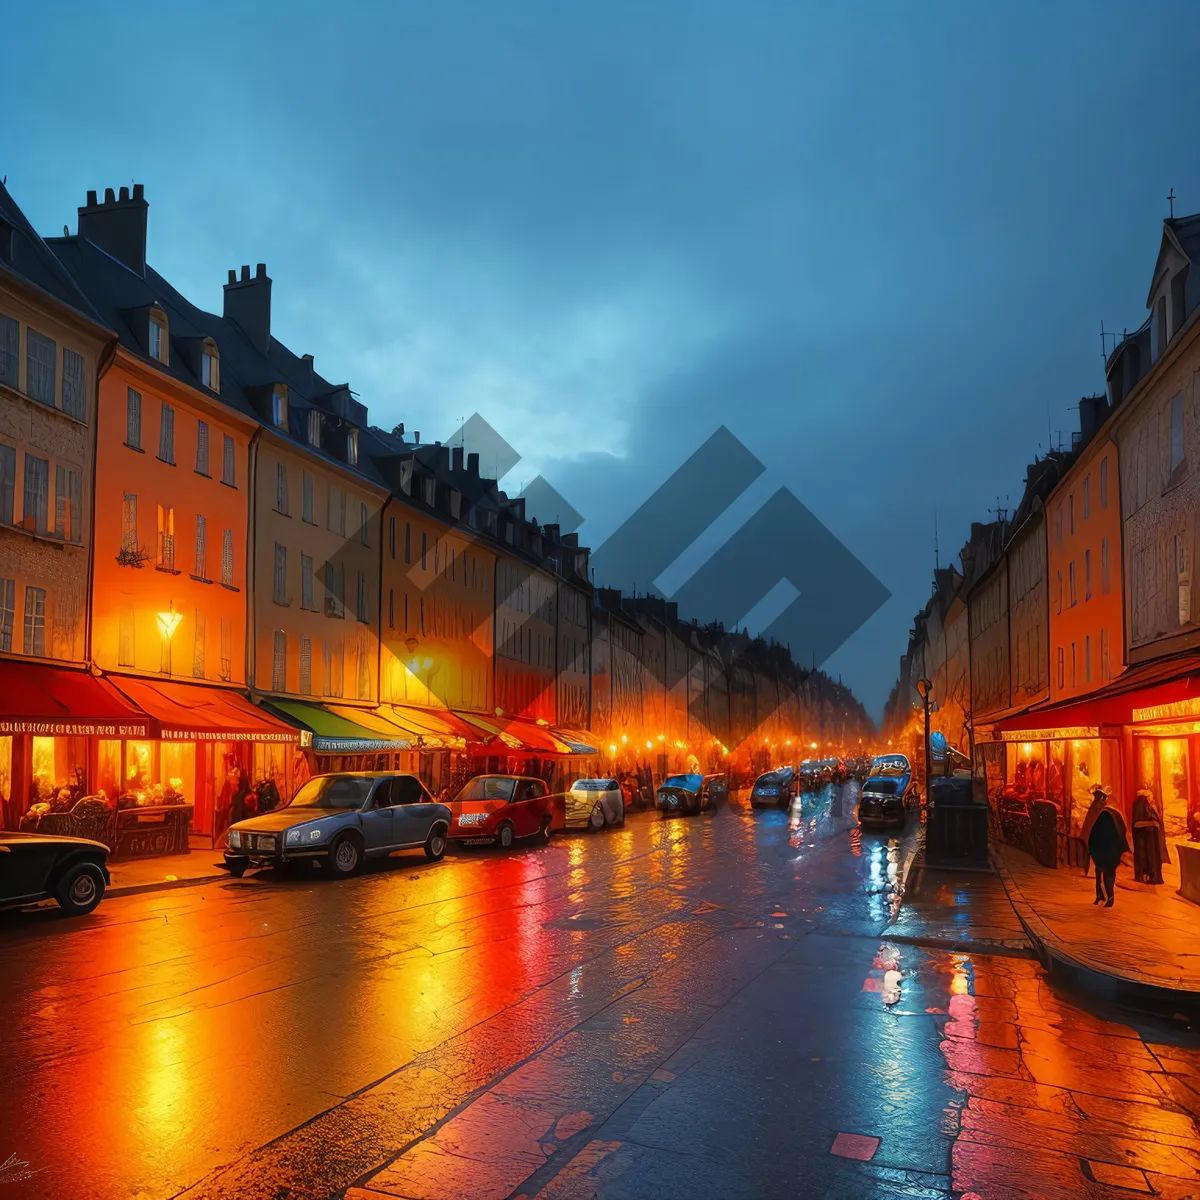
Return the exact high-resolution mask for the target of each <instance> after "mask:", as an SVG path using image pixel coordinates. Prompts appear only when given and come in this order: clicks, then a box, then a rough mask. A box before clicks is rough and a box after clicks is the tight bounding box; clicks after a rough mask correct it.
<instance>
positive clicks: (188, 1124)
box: [0, 786, 1200, 1200]
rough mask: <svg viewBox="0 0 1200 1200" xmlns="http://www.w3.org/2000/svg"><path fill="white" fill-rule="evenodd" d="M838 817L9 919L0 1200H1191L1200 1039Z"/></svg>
mask: <svg viewBox="0 0 1200 1200" xmlns="http://www.w3.org/2000/svg"><path fill="white" fill-rule="evenodd" d="M834 798H835V796H834V789H831V788H827V789H826V790H825V792H824V793H822V794H820V795H818V796H815V797H806V798H804V800H803V801H802V802H800V803H797V804H795V805H793V807H792V810H791V811H790V812H788V813H784V812H780V811H773V810H767V811H759V812H757V813H756V812H752V811H751V810H750V808H749V806H748V805H743V804H741V803H738V802H737V801H736V800H735V801H733V802H732V803H731V804H730V805H729V806H728V807H727V808H726V809H725V810H723V811H719V812H717V813H716V814H713V815H711V816H705V817H699V818H690V819H680V820H675V821H660V820H658V819H657V818H656V817H655V816H654V815H653V814H640V815H637V816H634V817H632V818H631V819H630V821H629V822H628V824H627V825H626V826H625V827H624V828H623V829H614V830H610V831H606V832H605V833H603V834H599V835H595V836H583V835H581V836H578V837H566V838H562V839H559V840H556V842H555V843H554V844H552V845H551V846H550V847H548V848H545V849H525V850H519V851H517V852H515V853H512V854H509V855H502V854H495V853H488V852H484V853H479V854H474V855H470V856H466V855H464V856H462V857H457V858H455V857H451V858H448V859H447V860H446V861H445V862H444V863H441V864H438V865H427V864H425V863H424V862H423V861H421V860H419V859H417V860H413V859H406V860H404V861H403V862H400V863H397V864H395V865H394V866H393V867H392V869H390V870H382V871H373V872H370V873H368V874H366V875H364V876H362V877H359V878H356V879H352V880H349V881H346V882H344V883H328V882H325V881H321V880H315V879H313V880H276V879H273V878H270V877H264V878H262V879H259V880H254V879H246V880H242V881H236V882H234V881H231V882H226V883H222V884H218V885H212V886H203V887H196V888H191V889H188V890H186V891H177V892H164V893H152V894H147V895H141V896H132V897H128V898H114V899H113V900H111V901H109V902H106V903H105V904H104V905H102V906H101V908H100V909H99V910H97V913H96V914H95V916H94V917H92V918H90V919H88V920H84V921H63V920H54V921H47V920H43V919H41V918H40V917H35V918H34V919H30V918H29V917H26V916H21V917H12V918H5V919H4V920H3V921H2V922H0V938H2V939H3V943H4V953H5V964H6V976H5V978H6V984H7V986H6V988H5V989H4V990H3V991H2V992H0V1018H2V1022H0V1029H2V1030H3V1033H2V1034H0V1038H3V1042H2V1043H0V1044H2V1045H3V1046H4V1050H5V1059H4V1061H5V1063H6V1064H11V1065H9V1066H8V1076H9V1077H8V1081H7V1086H6V1090H5V1100H6V1103H5V1105H4V1106H3V1107H2V1108H0V1139H2V1144H0V1152H2V1154H0V1157H2V1155H7V1153H8V1152H9V1150H12V1151H16V1152H17V1153H18V1154H19V1156H20V1159H21V1160H22V1161H26V1162H28V1163H29V1164H30V1170H32V1171H34V1172H35V1173H34V1174H32V1175H30V1176H29V1178H27V1179H23V1180H20V1179H14V1180H12V1181H11V1183H10V1182H8V1181H7V1180H5V1176H4V1175H3V1174H2V1173H0V1180H5V1188H4V1191H3V1195H4V1196H5V1197H7V1196H13V1197H24V1196H38V1197H59V1196H65V1195H79V1196H88V1197H97V1198H104V1197H110V1196H111V1197H119V1198H121V1200H127V1198H129V1197H142V1198H144V1200H158V1198H160V1197H171V1196H178V1195H183V1196H187V1197H189V1198H199V1197H206V1198H209V1197H211V1198H216V1197H237V1198H239V1200H242V1198H248V1200H255V1198H264V1200H265V1198H268V1197H269V1198H271V1200H294V1198H300V1197H314V1198H315V1197H326V1196H329V1195H331V1194H342V1193H343V1192H344V1193H345V1194H346V1195H348V1196H350V1197H372V1196H374V1197H378V1196H381V1195H385V1196H406V1197H426V1198H433V1197H447V1198H448V1197H456V1198H457V1197H463V1198H469V1197H483V1196H489V1197H491V1196H495V1197H505V1196H519V1195H524V1196H527V1197H533V1196H546V1197H551V1196H553V1197H559V1196H563V1197H565V1196H572V1197H574V1196H578V1197H589V1198H590V1197H592V1196H595V1195H597V1194H603V1195H604V1196H605V1197H623V1196H628V1197H638V1198H641V1197H653V1196H662V1197H673V1196H679V1195H683V1194H690V1195H695V1196H696V1197H708V1196H714V1197H716V1196H720V1197H737V1196H746V1197H754V1198H755V1200H761V1197H764V1196H775V1195H779V1196H784V1195H799V1194H814V1195H818V1194H829V1195H840V1196H860V1195H861V1196H864V1197H888V1196H949V1195H951V1194H952V1193H953V1192H956V1191H963V1190H967V1189H968V1188H974V1190H975V1191H976V1192H977V1193H978V1194H979V1195H981V1196H993V1195H995V1196H1002V1197H1005V1196H1009V1195H1013V1196H1016V1195H1042V1194H1046V1195H1059V1194H1061V1195H1096V1196H1101V1195H1104V1196H1106V1195H1110V1194H1111V1195H1118V1194H1122V1193H1119V1192H1117V1191H1110V1190H1105V1189H1111V1188H1115V1187H1117V1186H1122V1187H1129V1186H1131V1185H1130V1184H1129V1183H1128V1182H1126V1183H1124V1184H1120V1185H1118V1184H1117V1183H1116V1182H1114V1181H1115V1180H1116V1178H1117V1176H1116V1175H1106V1174H1105V1172H1106V1171H1116V1172H1120V1171H1137V1172H1141V1173H1142V1174H1141V1175H1140V1176H1139V1178H1144V1179H1146V1180H1148V1181H1150V1183H1151V1184H1152V1185H1153V1186H1154V1187H1156V1188H1158V1189H1159V1190H1160V1191H1161V1193H1162V1194H1163V1195H1179V1196H1182V1195H1186V1194H1188V1193H1187V1192H1186V1191H1181V1190H1179V1188H1177V1187H1175V1182H1174V1181H1184V1182H1186V1181H1188V1180H1190V1179H1192V1178H1193V1176H1192V1175H1189V1174H1188V1173H1187V1170H1190V1169H1191V1168H1187V1164H1188V1163H1191V1164H1193V1166H1194V1165H1196V1164H1198V1163H1200V1158H1197V1157H1196V1155H1197V1151H1198V1149H1200V1147H1197V1144H1196V1141H1195V1129H1194V1126H1193V1125H1192V1120H1191V1118H1192V1117H1193V1116H1195V1114H1196V1111H1197V1110H1196V1105H1197V1093H1196V1092H1195V1091H1194V1090H1193V1088H1194V1084H1195V1080H1196V1078H1197V1075H1198V1073H1200V1063H1198V1062H1197V1061H1196V1060H1195V1058H1194V1055H1195V1053H1196V1051H1195V1050H1194V1049H1191V1048H1189V1047H1186V1046H1183V1047H1180V1046H1173V1047H1167V1046H1163V1045H1161V1044H1158V1043H1155V1042H1154V1041H1153V1040H1152V1039H1150V1038H1148V1037H1147V1038H1142V1037H1139V1035H1138V1034H1137V1033H1135V1032H1134V1031H1133V1030H1131V1029H1128V1028H1126V1027H1124V1026H1118V1025H1113V1024H1111V1023H1109V1022H1107V1021H1105V1020H1102V1019H1100V1018H1098V1017H1092V1016H1089V1015H1088V1014H1085V1013H1083V1012H1081V1011H1080V1010H1079V1009H1077V1008H1074V1007H1072V1006H1071V1005H1069V1004H1067V1003H1066V1002H1065V1001H1063V1000H1060V999H1059V998H1057V997H1056V996H1055V995H1054V994H1053V993H1052V992H1050V991H1049V990H1048V989H1046V988H1044V986H1043V985H1042V984H1041V981H1040V972H1039V968H1038V967H1037V965H1036V964H1035V963H1033V962H1031V961H1026V960H1024V959H1020V958H1012V957H997V956H996V955H995V954H993V953H991V952H990V951H991V950H992V949H993V948H991V947H985V952H984V953H983V954H967V953H955V952H954V951H953V950H949V949H945V948H940V947H939V945H938V939H936V938H933V937H929V938H928V939H926V943H924V944H923V943H922V938H923V937H924V934H925V933H926V932H928V929H932V922H931V921H929V920H927V917H926V915H925V914H927V913H929V912H932V911H933V909H935V908H940V909H945V908H948V907H949V908H951V909H953V906H954V905H955V904H957V903H958V900H957V899H956V897H959V896H961V897H963V898H965V899H966V900H967V901H971V899H972V897H974V898H975V900H978V901H979V903H980V904H982V903H983V900H985V899H986V896H985V895H984V891H983V890H980V889H981V885H977V884H971V883H967V884H959V883H957V882H954V881H950V883H946V881H942V883H938V884H936V885H928V886H931V887H932V890H931V891H930V892H928V894H926V893H925V892H924V891H923V889H924V888H925V887H926V886H927V885H926V884H925V883H921V885H920V889H919V890H922V897H923V898H921V899H920V900H919V901H918V900H917V898H915V897H911V896H906V895H905V893H904V888H905V882H904V881H905V875H906V872H907V867H908V863H909V860H910V858H911V855H912V853H913V851H914V849H915V848H916V844H917V837H916V829H915V828H914V829H911V830H908V831H905V832H903V833H900V834H893V835H883V834H875V833H863V832H861V831H860V830H859V829H858V827H857V825H856V824H855V811H854V810H855V803H854V801H855V796H854V792H853V788H852V786H851V787H847V788H846V789H844V791H843V792H841V793H840V795H839V797H838V798H839V799H840V803H839V804H834V803H833V800H834ZM944 886H945V887H949V888H950V891H949V892H948V893H945V892H943V891H942V890H941V889H942V888H943V887H944ZM947 897H948V898H949V903H948V904H947V903H946V902H945V901H946V900H947ZM981 897H982V898H983V899H982V900H981V899H980V898H981ZM910 899H911V900H912V904H911V906H910ZM902 900H903V903H901V901H902ZM927 902H928V903H927ZM965 907H966V908H968V909H970V910H971V912H972V914H973V915H972V917H971V920H972V921H974V922H975V925H971V924H970V922H967V924H966V929H967V933H966V934H965V935H964V936H967V937H968V938H969V936H970V933H971V932H972V930H973V929H974V928H984V927H985V926H986V923H987V922H988V921H990V922H992V923H993V924H994V925H995V923H996V922H1000V923H1001V925H1002V919H1001V915H998V914H997V913H985V912H984V911H983V908H981V907H979V904H976V906H975V908H972V907H971V903H967V904H966V905H965ZM984 907H986V905H984ZM897 914H899V915H898V916H897ZM910 915H911V917H912V919H911V920H910V919H909V918H910ZM985 918H986V920H985ZM923 921H925V922H926V925H925V926H923V925H922V922H923ZM1001 925H995V927H996V928H1000V927H1001ZM926 927H927V928H926ZM1127 1076H1128V1080H1126V1077H1127ZM1121 1081H1126V1082H1124V1083H1122V1082H1121ZM1122 1087H1126V1088H1128V1089H1131V1090H1127V1091H1122V1090H1121V1088H1122ZM1067 1097H1069V1100H1068V1098H1067ZM1118 1104H1119V1105H1121V1106H1122V1107H1123V1108H1125V1109H1129V1108H1131V1106H1132V1114H1133V1115H1131V1116H1130V1117H1129V1118H1128V1119H1127V1120H1123V1119H1122V1118H1120V1117H1119V1116H1118V1115H1117V1114H1116V1110H1115V1108H1114V1106H1115V1105H1118ZM1189 1105H1190V1106H1191V1107H1189ZM1089 1106H1090V1107H1089ZM1011 1110H1016V1111H1015V1112H1013V1111H1011ZM798 1113H799V1114H803V1117H802V1119H799V1120H798V1119H796V1114H798ZM1081 1114H1084V1115H1081ZM1087 1114H1091V1115H1087ZM1189 1114H1191V1115H1190V1116H1189ZM1156 1122H1157V1124H1156ZM1031 1123H1032V1124H1031ZM1043 1124H1044V1129H1045V1132H1044V1134H1043V1128H1042V1127H1043ZM1085 1126H1086V1127H1085ZM1025 1127H1028V1128H1026V1131H1025V1132H1024V1133H1020V1132H1019V1130H1020V1129H1021V1128H1025ZM1185 1127H1186V1128H1185ZM1118 1128H1120V1129H1121V1130H1123V1132H1120V1133H1118V1132H1117V1130H1118ZM1031 1130H1033V1131H1034V1132H1031ZM839 1138H841V1139H842V1140H841V1141H838V1139H839ZM1077 1138H1078V1139H1080V1140H1079V1141H1078V1147H1081V1148H1080V1149H1078V1152H1077V1154H1076V1157H1075V1158H1074V1159H1072V1158H1071V1157H1070V1155H1071V1153H1072V1151H1071V1150H1070V1147H1071V1146H1072V1145H1074V1144H1075V1139H1077ZM859 1139H865V1140H859ZM874 1139H878V1141H875V1140H874ZM835 1144H837V1145H838V1146H839V1148H840V1150H839V1152H833V1150H832V1147H834V1145H835ZM868 1144H869V1145H872V1146H873V1149H872V1153H871V1154H870V1155H869V1156H866V1157H863V1156H862V1155H858V1156H855V1155H854V1154H851V1155H849V1156H847V1155H845V1154H843V1153H841V1152H840V1151H843V1150H846V1149H847V1148H855V1147H857V1148H860V1149H861V1148H862V1147H864V1146H866V1145H868ZM1026 1147H1033V1148H1035V1149H1034V1150H1029V1151H1028V1152H1027V1150H1026ZM1148 1147H1149V1148H1148ZM1168 1150H1169V1152H1168ZM1127 1151H1128V1153H1127ZM1079 1155H1083V1156H1084V1157H1083V1159H1082V1160H1081V1159H1080V1158H1079ZM1038 1156H1040V1157H1038ZM1035 1160H1036V1161H1037V1162H1038V1163H1039V1164H1042V1163H1044V1162H1049V1163H1050V1169H1051V1173H1050V1174H1049V1175H1047V1178H1048V1179H1052V1180H1061V1186H1062V1188H1064V1189H1067V1188H1068V1187H1075V1188H1076V1189H1077V1190H1075V1191H1070V1190H1062V1191H1059V1192H1053V1191H1045V1192H1043V1191H1039V1190H1037V1189H1038V1187H1041V1186H1043V1185H1042V1184H1030V1183H1029V1182H1028V1179H1029V1176H1028V1174H1026V1175H1022V1173H1021V1172H1022V1169H1023V1168H1022V1164H1023V1163H1024V1162H1026V1161H1035ZM1051 1160H1052V1161H1051ZM1080 1161H1083V1162H1084V1163H1085V1164H1086V1163H1090V1164H1091V1165H1090V1166H1086V1167H1081V1166H1080V1165H1079V1164H1080ZM1072 1163H1073V1164H1074V1167H1073V1169H1074V1174H1073V1175H1071V1174H1070V1172H1069V1171H1068V1170H1067V1168H1068V1166H1070V1165H1071V1164H1072ZM1185 1168H1186V1169H1185ZM976 1177H978V1182H976V1181H975V1180H976ZM1121 1178H1123V1179H1126V1180H1128V1179H1130V1178H1132V1176H1129V1175H1122V1176H1121ZM1081 1181H1082V1182H1081ZM1164 1181H1165V1182H1164ZM1054 1186H1056V1187H1057V1186H1059V1184H1058V1183H1055V1185H1054ZM1180 1186H1181V1187H1182V1186H1183V1184H1182V1183H1181V1184H1180ZM1188 1186H1190V1184H1189V1185H1188ZM1021 1188H1025V1190H1024V1191H1022V1190H1020V1189H1021ZM1172 1188H1175V1190H1174V1191H1172V1190H1171V1189H1172ZM346 1189H349V1191H346ZM989 1189H991V1190H989ZM1005 1189H1011V1190H1005ZM1031 1189H1032V1190H1031ZM1080 1189H1082V1190H1080ZM1088 1189H1090V1190H1088ZM1124 1194H1128V1193H1127V1192H1126V1193H1124Z"/></svg>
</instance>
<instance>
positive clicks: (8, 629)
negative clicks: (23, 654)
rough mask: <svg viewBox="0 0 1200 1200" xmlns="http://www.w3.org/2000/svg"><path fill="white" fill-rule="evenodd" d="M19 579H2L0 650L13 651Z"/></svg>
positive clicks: (0, 582) (0, 585) (0, 590)
mask: <svg viewBox="0 0 1200 1200" xmlns="http://www.w3.org/2000/svg"><path fill="white" fill-rule="evenodd" d="M16 593H17V581H16V580H15V579H0V650H7V651H9V652H10V653H11V651H12V636H13V617H14V616H15V615H16V614H15V607H16Z"/></svg>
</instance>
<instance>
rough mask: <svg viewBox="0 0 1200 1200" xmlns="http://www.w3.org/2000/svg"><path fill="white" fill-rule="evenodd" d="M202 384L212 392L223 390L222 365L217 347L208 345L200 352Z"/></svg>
mask: <svg viewBox="0 0 1200 1200" xmlns="http://www.w3.org/2000/svg"><path fill="white" fill-rule="evenodd" d="M200 382H201V383H202V384H204V386H205V387H206V388H208V390H209V391H210V392H219V391H220V390H221V364H220V360H219V359H218V358H217V349H216V347H215V346H212V345H206V346H205V347H204V349H203V350H201V351H200Z"/></svg>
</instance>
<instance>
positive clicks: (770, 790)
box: [750, 767, 797, 808]
mask: <svg viewBox="0 0 1200 1200" xmlns="http://www.w3.org/2000/svg"><path fill="white" fill-rule="evenodd" d="M796 787H797V784H796V771H795V769H794V768H793V767H776V768H775V770H773V771H767V772H765V773H764V774H762V775H760V776H759V777H758V778H757V779H756V780H755V781H754V786H753V787H752V788H751V789H750V804H751V806H752V807H755V808H757V807H758V806H760V805H775V806H780V807H783V808H790V807H791V803H792V799H793V797H794V796H795V794H796Z"/></svg>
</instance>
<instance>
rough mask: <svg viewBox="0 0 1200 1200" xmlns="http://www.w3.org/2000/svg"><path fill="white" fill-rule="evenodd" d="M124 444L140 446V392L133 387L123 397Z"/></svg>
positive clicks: (139, 447) (138, 447)
mask: <svg viewBox="0 0 1200 1200" xmlns="http://www.w3.org/2000/svg"><path fill="white" fill-rule="evenodd" d="M125 444H126V445H128V446H134V447H136V448H137V449H138V450H140V449H141V448H142V394H141V392H135V391H134V390H133V388H130V389H129V392H128V394H127V396H126V398H125Z"/></svg>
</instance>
